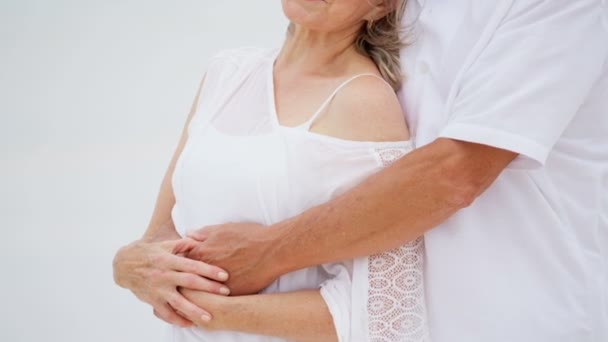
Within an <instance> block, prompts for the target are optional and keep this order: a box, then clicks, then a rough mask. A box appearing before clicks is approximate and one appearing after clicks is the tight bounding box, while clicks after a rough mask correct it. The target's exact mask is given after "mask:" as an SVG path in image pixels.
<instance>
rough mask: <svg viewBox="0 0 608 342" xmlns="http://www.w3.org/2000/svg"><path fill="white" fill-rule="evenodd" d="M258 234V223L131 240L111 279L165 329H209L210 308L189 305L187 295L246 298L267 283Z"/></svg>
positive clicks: (268, 270) (121, 252) (268, 277)
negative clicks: (149, 310)
mask: <svg viewBox="0 0 608 342" xmlns="http://www.w3.org/2000/svg"><path fill="white" fill-rule="evenodd" d="M263 229H264V228H263V226H261V225H258V224H224V225H218V226H210V227H204V228H202V229H199V230H197V231H192V232H189V233H188V237H186V238H180V237H179V236H177V235H176V236H175V239H174V240H167V241H144V240H138V241H135V242H133V243H131V244H129V245H127V246H125V247H122V248H121V249H120V250H119V251H118V252H117V254H116V256H115V258H114V262H113V266H114V280H115V282H116V283H117V284H118V285H119V286H121V287H124V288H127V289H129V290H131V291H132V292H133V293H134V294H135V296H136V297H137V298H139V299H140V300H142V301H143V302H146V303H148V304H150V305H151V306H152V307H153V308H154V314H155V315H156V316H157V317H158V318H160V319H162V320H163V321H165V322H167V323H169V324H174V325H178V326H182V327H189V326H192V325H193V324H195V325H198V326H202V327H205V326H209V321H210V320H211V319H212V313H213V312H212V311H213V308H212V307H204V308H201V307H199V306H197V305H195V304H193V303H192V302H191V301H190V300H189V299H188V297H189V296H188V295H187V293H188V292H189V293H191V292H192V291H202V292H207V293H211V294H216V295H228V294H233V295H240V294H251V293H255V292H258V291H259V290H261V289H263V288H264V287H266V286H267V285H268V284H270V283H271V282H272V281H273V280H274V279H275V278H276V276H275V275H273V274H272V270H273V268H271V267H269V266H270V265H271V264H269V263H268V262H267V258H266V256H267V253H266V247H264V246H265V244H264V243H263V240H262V239H259V238H258V237H257V236H258V234H256V232H257V233H261V230H263ZM259 235H263V234H259ZM229 275H230V276H229ZM184 294H186V295H184ZM198 304H200V303H198ZM203 306H206V305H203ZM209 306H212V305H211V303H210V305H209ZM210 311H211V312H210Z"/></svg>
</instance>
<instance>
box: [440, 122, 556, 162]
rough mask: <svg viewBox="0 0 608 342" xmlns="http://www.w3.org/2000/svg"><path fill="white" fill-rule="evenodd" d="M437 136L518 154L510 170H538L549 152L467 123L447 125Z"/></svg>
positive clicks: (543, 148)
mask: <svg viewBox="0 0 608 342" xmlns="http://www.w3.org/2000/svg"><path fill="white" fill-rule="evenodd" d="M439 136H440V137H442V138H449V139H454V140H461V141H467V142H472V143H477V144H483V145H488V146H492V147H496V148H500V149H504V150H508V151H511V152H515V153H518V154H519V156H518V157H517V158H516V159H515V160H514V161H513V162H511V164H509V166H508V167H507V168H510V169H535V168H539V167H541V166H543V165H544V164H545V162H546V160H547V157H548V155H549V152H550V151H549V150H548V149H547V148H545V147H544V146H542V145H540V144H538V143H537V142H535V141H533V140H530V139H528V138H526V137H522V136H519V135H517V134H513V133H511V132H506V131H503V130H499V129H496V128H493V127H486V126H480V125H474V124H468V123H449V124H448V125H447V126H446V127H445V128H444V129H443V130H442V131H441V133H440V134H439Z"/></svg>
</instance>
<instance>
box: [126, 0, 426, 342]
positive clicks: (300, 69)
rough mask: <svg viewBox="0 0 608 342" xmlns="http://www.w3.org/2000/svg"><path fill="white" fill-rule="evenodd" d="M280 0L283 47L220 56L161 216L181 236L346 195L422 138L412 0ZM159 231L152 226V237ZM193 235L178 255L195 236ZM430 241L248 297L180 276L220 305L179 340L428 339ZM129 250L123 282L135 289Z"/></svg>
mask: <svg viewBox="0 0 608 342" xmlns="http://www.w3.org/2000/svg"><path fill="white" fill-rule="evenodd" d="M282 5H283V10H284V13H285V15H286V16H287V18H288V19H289V20H290V21H291V24H290V26H289V29H288V34H287V37H286V40H285V43H284V45H283V47H282V48H281V49H280V50H277V51H275V50H262V49H238V50H233V51H226V52H222V53H220V54H218V55H217V56H215V57H214V58H213V59H212V61H211V63H210V66H209V69H208V71H207V73H206V75H205V77H204V79H203V82H202V84H201V87H200V90H199V94H198V96H197V98H196V100H195V103H194V105H193V110H192V112H191V114H190V116H189V117H188V121H187V123H186V129H185V130H184V134H183V136H182V140H181V143H180V145H179V147H178V149H177V151H176V153H175V156H174V162H173V163H172V165H170V167H169V171H168V173H167V176H166V178H165V180H166V181H165V183H164V186H163V188H162V189H161V193H160V195H159V199H158V204H157V207H156V209H155V213H154V215H153V222H154V221H159V220H158V219H155V218H160V217H163V216H169V215H170V221H171V223H172V224H173V225H174V227H175V229H176V231H177V232H179V233H180V234H181V235H182V236H183V235H185V234H186V231H187V230H188V229H196V228H200V227H203V226H208V225H214V224H221V223H225V222H257V223H261V224H264V225H269V224H272V223H274V222H278V221H281V220H284V219H286V218H289V217H292V216H294V215H297V214H298V213H300V212H302V211H304V210H306V209H308V208H310V207H312V206H315V205H318V204H320V203H324V202H326V201H328V200H330V199H332V198H334V197H336V196H339V195H340V194H341V193H343V192H345V191H346V190H348V189H350V188H351V187H353V186H354V185H355V184H357V183H359V182H360V181H361V180H363V179H364V178H366V177H367V176H369V175H371V174H372V173H375V172H377V171H378V170H380V169H381V168H383V167H385V166H387V165H388V164H390V163H391V162H392V161H394V160H396V159H397V158H399V157H401V156H402V155H404V154H405V153H407V152H408V151H410V150H411V148H412V147H411V145H410V142H409V135H408V129H407V126H406V123H405V121H404V118H403V115H402V112H401V109H400V105H399V102H398V100H397V97H396V95H395V90H397V89H398V88H399V87H400V85H401V78H402V75H401V70H400V66H399V48H400V43H399V42H400V40H399V32H398V31H399V17H400V13H401V12H402V11H403V3H402V2H400V1H395V0H393V1H391V0H327V1H325V0H323V1H322V0H283V1H282ZM167 180H171V181H170V182H168V181H167ZM169 211H170V213H169ZM157 229H158V228H157V227H156V226H154V225H153V224H151V228H149V230H148V232H147V233H146V235H151V234H153V232H152V231H154V230H157ZM183 241H185V242H184V244H183V246H182V247H181V248H182V249H174V250H173V252H174V253H176V254H180V253H182V254H183V253H185V252H187V251H188V249H189V248H191V246H192V244H193V243H194V241H192V240H188V239H187V238H186V239H184V240H183ZM421 248H422V245H421V241H417V242H415V243H412V244H410V245H406V246H403V247H401V248H399V249H396V250H393V251H390V252H386V253H382V254H378V255H374V256H370V257H367V258H359V259H355V260H347V261H343V262H340V263H333V264H324V265H320V266H317V267H311V268H307V269H302V270H298V271H295V272H291V273H287V274H285V275H283V276H281V277H280V278H278V279H277V280H276V281H275V282H274V283H272V284H271V285H270V286H269V287H267V288H266V289H265V290H264V291H262V292H261V293H259V294H256V295H249V296H223V295H221V294H227V293H228V289H227V288H223V287H213V286H210V287H209V290H208V291H200V290H195V289H192V288H188V286H187V285H186V284H184V283H179V282H178V283H176V287H177V286H179V288H178V291H179V293H181V295H183V297H185V298H186V299H187V300H189V301H190V302H191V303H194V304H196V305H198V306H200V307H201V308H204V309H205V310H207V311H208V312H209V313H210V315H209V316H206V317H204V319H203V321H206V322H205V323H202V324H200V323H199V325H200V326H197V327H179V326H177V325H175V326H173V327H172V328H171V329H172V340H173V341H214V342H216V341H235V342H236V341H275V340H276V341H279V340H284V339H289V340H298V341H338V340H339V341H406V340H407V341H423V340H426V338H427V333H426V325H425V308H424V298H423V297H424V294H423V290H422V289H423V287H422V274H421V270H422V259H421V258H422V254H421ZM127 252H128V251H127V250H125V249H123V250H121V251H120V252H119V254H120V253H127ZM123 259H124V258H120V257H119V256H117V259H116V260H117V262H116V265H115V274H116V280H117V283H119V284H121V285H123V286H125V287H129V282H128V281H127V280H126V279H128V277H129V276H130V275H129V274H128V270H129V268H128V267H125V266H124V265H121V260H123ZM123 264H124V263H123ZM193 273H195V272H193ZM199 273H200V272H199ZM218 278H219V279H218ZM221 278H222V277H217V278H216V280H222V279H221ZM210 284H211V283H210ZM132 290H133V289H132ZM134 292H136V291H134ZM214 292H215V293H214ZM140 298H141V297H140ZM142 299H144V298H142ZM144 300H145V299H144ZM168 305H169V304H168ZM180 314H182V315H183V316H184V317H188V314H187V313H183V312H181V313H180ZM211 315H212V316H213V318H211Z"/></svg>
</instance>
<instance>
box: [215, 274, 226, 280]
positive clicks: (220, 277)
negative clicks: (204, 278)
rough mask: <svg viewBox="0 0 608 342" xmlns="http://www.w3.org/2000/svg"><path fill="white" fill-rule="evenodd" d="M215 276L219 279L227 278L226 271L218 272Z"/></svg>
mask: <svg viewBox="0 0 608 342" xmlns="http://www.w3.org/2000/svg"><path fill="white" fill-rule="evenodd" d="M217 277H218V278H219V279H220V280H228V273H226V272H220V273H218V274H217Z"/></svg>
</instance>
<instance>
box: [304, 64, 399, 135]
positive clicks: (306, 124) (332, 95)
mask: <svg viewBox="0 0 608 342" xmlns="http://www.w3.org/2000/svg"><path fill="white" fill-rule="evenodd" d="M363 76H372V77H376V78H378V79H380V80H382V81H383V82H384V83H386V85H388V86H389V87H390V84H388V82H386V80H385V79H384V78H382V77H380V76H378V75H374V74H359V75H355V76H353V77H351V78H349V79H347V80H346V81H344V82H342V83H341V84H340V85H339V86H338V87H337V88H336V90H334V91H333V92H332V93H331V95H329V97H328V98H327V99H326V100H325V101H324V102H323V103H322V104H321V107H319V109H317V111H316V112H315V113H314V114H313V115H312V117H310V119H308V120H307V121H306V122H304V123H303V124H301V125H299V126H298V127H301V128H302V129H305V130H307V131H308V130H310V127H311V126H312V124H313V122H314V121H315V119H316V118H317V117H319V115H321V113H322V112H323V110H324V109H325V107H327V105H329V103H330V102H331V100H333V99H334V97H335V96H336V94H338V92H339V91H340V90H342V88H344V87H345V86H346V85H347V84H349V83H350V82H352V81H353V80H355V79H357V78H359V77H363ZM391 89H392V87H391Z"/></svg>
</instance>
